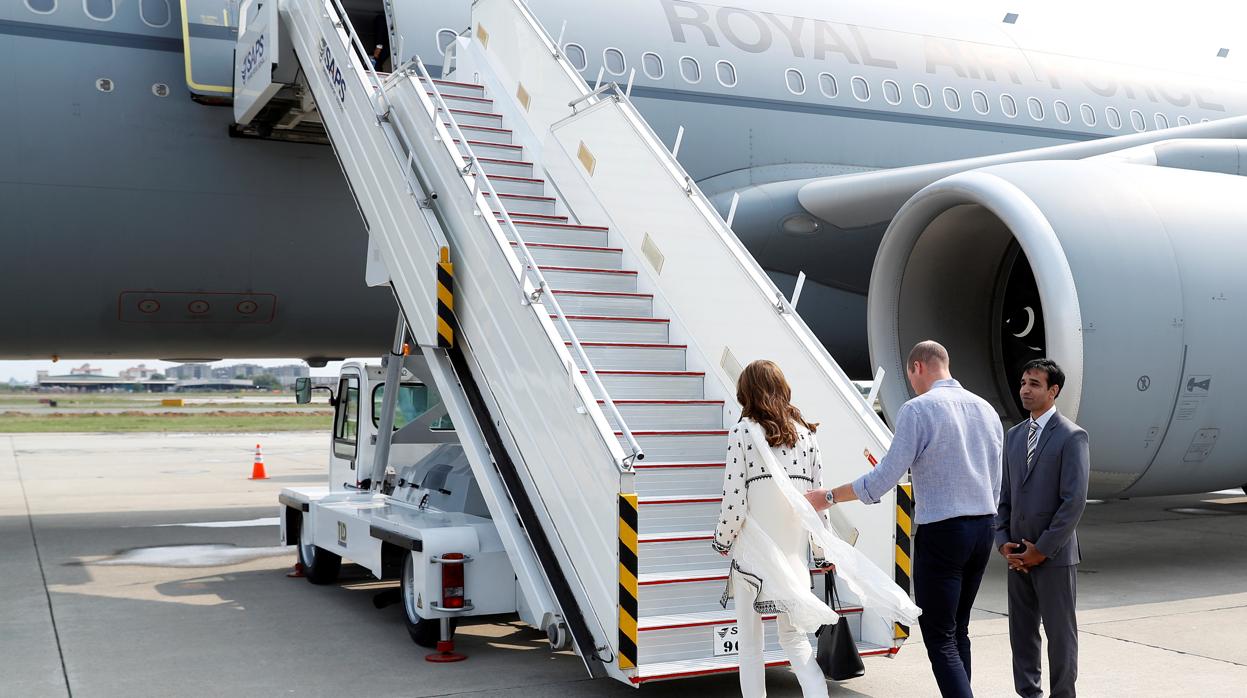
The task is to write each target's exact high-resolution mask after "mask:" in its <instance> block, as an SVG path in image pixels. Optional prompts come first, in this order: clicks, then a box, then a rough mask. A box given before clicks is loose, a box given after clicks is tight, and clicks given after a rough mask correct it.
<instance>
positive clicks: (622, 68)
mask: <svg viewBox="0 0 1247 698" xmlns="http://www.w3.org/2000/svg"><path fill="white" fill-rule="evenodd" d="M444 31H449V30H444ZM452 34H453V33H452ZM450 38H452V39H453V36H451V37H450ZM563 54H564V55H565V56H566V57H567V60H568V62H569V63H570V64H571V66H572V67H573V68H575V69H576V70H578V71H581V72H583V71H584V70H585V69H586V68H587V67H588V64H589V61H588V55H587V54H586V53H585V49H584V47H582V46H580V45H579V44H576V43H568V44H566V45H565V46H564V47H563ZM602 67H603V70H604V71H605V72H606V73H607V74H609V75H611V76H614V77H619V76H623V75H624V74H626V73H627V71H628V62H627V59H626V58H625V57H624V54H623V52H622V51H620V50H619V49H617V48H607V49H604V50H603V51H602ZM679 68H680V71H679V72H680V77H681V78H683V79H684V81H685V82H687V83H689V84H697V83H700V82H701V81H702V77H703V76H702V67H701V63H700V62H699V61H698V60H697V59H696V58H694V57H692V56H683V57H681V58H680V61H679ZM641 70H642V72H644V73H645V76H646V77H648V78H650V79H651V80H661V79H662V78H663V77H664V76H665V75H666V69H665V66H664V64H663V58H662V56H659V55H658V54H656V53H653V52H646V53H643V54H641ZM714 77H715V79H716V80H717V81H718V82H719V84H720V85H722V86H723V87H726V88H729V89H730V88H733V87H736V84H737V81H738V79H737V74H736V66H735V65H733V64H732V62H731V61H728V60H720V61H716V62H715V64H714ZM817 83H818V90H819V92H820V93H822V95H823V96H824V97H826V98H828V99H835V98H837V97H839V96H840V83H839V81H838V80H837V79H836V76H834V75H832V74H831V73H819V74H818V77H817ZM784 85H785V87H787V89H788V91H789V92H790V93H792V94H793V95H795V96H798V97H799V96H803V95H805V94H806V92H807V91H808V90H809V86H808V84H807V81H806V76H805V73H803V72H802V71H801V70H799V69H797V68H788V69H787V70H785V71H784ZM880 86H881V87H882V97H883V100H884V101H885V102H887V103H888V104H889V105H891V106H901V105H902V103H903V102H904V95H903V91H902V88H901V85H900V83H898V82H896V81H895V80H884V81H882V83H881V84H880ZM849 92H850V93H851V94H852V96H853V98H854V99H856V100H857V101H859V102H869V101H870V100H871V97H872V94H871V93H872V90H871V83H870V82H868V81H867V80H866V78H864V77H862V76H853V77H852V79H851V80H850V90H849ZM940 96H941V98H942V102H943V106H944V108H945V109H946V110H947V111H949V112H951V113H957V112H960V111H961V110H962V109H963V107H964V100H963V97H962V93H961V91H959V90H958V89H957V88H955V87H945V88H943V89H942V90H941V91H940ZM913 102H914V104H916V105H917V106H918V107H919V108H921V109H931V108H933V107H935V106H936V101H935V98H934V96H933V94H932V88H930V87H928V86H926V85H924V84H922V83H920V82H919V83H914V85H913ZM969 102H970V106H971V108H972V109H973V110H974V112H975V113H977V114H978V115H980V116H990V115H991V114H992V100H991V98H990V97H988V95H987V93H986V92H984V91H982V90H973V91H971V92H970V99H969ZM999 102H1000V106H999V109H1000V113H1001V114H1004V116H1006V117H1007V118H1010V119H1016V118H1019V116H1021V115H1022V114H1023V111H1022V109H1021V107H1020V105H1019V104H1018V100H1017V99H1015V98H1014V96H1013V95H1011V94H1009V93H1007V92H1004V93H1001V94H1000V97H999ZM1077 111H1078V115H1079V117H1080V118H1081V119H1082V123H1083V124H1084V125H1085V126H1088V127H1093V128H1094V127H1097V126H1099V125H1100V121H1099V118H1100V117H1099V115H1098V113H1097V111H1096V109H1095V108H1094V107H1092V106H1091V105H1090V104H1085V103H1084V104H1080V105H1078V108H1077ZM1025 114H1026V115H1027V116H1029V117H1030V118H1031V120H1033V121H1036V122H1043V121H1045V120H1048V119H1050V118H1055V119H1056V120H1057V121H1058V122H1060V123H1061V124H1070V123H1072V122H1073V121H1074V109H1073V108H1072V107H1071V106H1070V105H1069V104H1068V103H1067V102H1065V101H1064V100H1060V99H1057V100H1053V102H1052V104H1051V111H1049V108H1048V106H1047V104H1046V103H1045V102H1043V101H1042V100H1040V99H1039V98H1038V97H1028V98H1026V109H1025ZM1128 118H1129V126H1130V127H1131V128H1133V129H1134V130H1135V131H1146V130H1147V129H1148V127H1149V126H1148V122H1147V117H1146V116H1145V115H1144V114H1143V112H1141V111H1139V110H1138V109H1132V110H1130V111H1129V113H1128ZM1152 119H1153V124H1154V125H1155V128H1156V129H1166V128H1169V127H1170V126H1171V125H1173V123H1171V122H1170V117H1169V116H1168V115H1166V114H1163V113H1161V112H1157V113H1156V114H1154V115H1153V117H1152ZM1203 121H1205V122H1206V121H1207V119H1203ZM1176 123H1177V125H1179V126H1189V125H1190V124H1191V120H1190V118H1188V117H1187V116H1185V115H1180V116H1178V117H1176ZM1104 125H1106V126H1107V127H1108V128H1111V129H1113V130H1121V129H1122V128H1124V127H1126V126H1127V121H1126V117H1123V115H1122V112H1121V111H1119V110H1118V109H1117V108H1116V107H1111V106H1110V107H1105V108H1104Z"/></svg>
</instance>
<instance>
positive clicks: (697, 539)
mask: <svg viewBox="0 0 1247 698" xmlns="http://www.w3.org/2000/svg"><path fill="white" fill-rule="evenodd" d="M711 523H713V521H712V522H711ZM713 540H714V531H713V530H696V531H666V532H663V533H647V534H645V535H640V536H638V537H637V542H638V544H639V551H640V552H639V554H638V555H637V558H638V560H639V567H638V572H640V573H641V574H662V573H674V572H689V571H692V570H701V569H713V568H714V567H715V566H718V565H723V564H724V560H725V558H724V557H723V556H722V555H719V553H718V552H716V551H715V550H714V549H713V548H711V547H710V544H711V542H712V541H713Z"/></svg>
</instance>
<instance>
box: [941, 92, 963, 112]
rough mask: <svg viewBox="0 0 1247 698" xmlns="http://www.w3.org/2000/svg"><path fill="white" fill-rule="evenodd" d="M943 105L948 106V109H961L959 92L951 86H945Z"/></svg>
mask: <svg viewBox="0 0 1247 698" xmlns="http://www.w3.org/2000/svg"><path fill="white" fill-rule="evenodd" d="M944 106H946V107H948V111H961V93H959V92H957V90H954V89H953V88H951V87H945V88H944Z"/></svg>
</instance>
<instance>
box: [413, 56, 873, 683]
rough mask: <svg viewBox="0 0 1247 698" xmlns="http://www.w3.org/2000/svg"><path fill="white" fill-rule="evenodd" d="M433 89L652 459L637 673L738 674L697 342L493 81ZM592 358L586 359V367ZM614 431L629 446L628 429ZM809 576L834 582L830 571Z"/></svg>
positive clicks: (718, 418) (643, 479)
mask: <svg viewBox="0 0 1247 698" xmlns="http://www.w3.org/2000/svg"><path fill="white" fill-rule="evenodd" d="M424 84H425V85H429V84H430V83H429V82H427V81H425V82H424ZM431 85H432V87H431V88H430V90H429V92H430V95H431V94H432V92H433V91H434V90H436V91H437V92H438V93H440V94H441V96H442V97H443V98H444V99H445V102H446V104H447V105H448V106H449V107H450V109H449V114H450V117H449V118H450V119H453V120H454V121H455V122H457V124H458V126H459V128H460V130H461V131H462V132H463V133H464V134H465V135H466V136H467V137H468V142H467V146H466V147H463V146H462V145H461V150H462V151H463V152H464V153H465V154H466V153H467V152H468V151H469V150H471V151H472V152H473V153H475V154H476V156H477V157H478V158H480V160H481V163H482V165H483V166H484V171H485V172H486V173H487V177H488V178H489V180H490V184H492V185H493V189H494V190H495V191H497V193H498V195H499V196H498V198H499V199H500V200H501V201H500V204H499V207H500V208H499V209H495V215H496V216H498V217H499V218H501V215H502V211H501V210H500V209H505V210H506V211H507V213H509V214H510V217H511V219H512V220H513V221H514V228H513V231H514V233H518V234H519V236H521V237H522V238H523V240H524V242H525V244H526V245H527V246H528V249H529V250H530V252H531V254H532V256H533V258H534V259H535V260H536V262H537V264H538V266H539V269H540V270H541V272H542V274H543V275H544V277H545V278H546V279H547V281H548V282H549V283H550V284H551V288H550V293H552V294H553V295H554V296H555V297H556V298H558V301H559V304H560V305H561V306H562V308H563V311H564V312H565V313H567V319H568V320H569V321H570V325H571V327H572V330H573V331H574V332H575V334H576V336H577V337H578V338H579V339H580V341H581V342H582V344H583V346H584V348H585V351H586V353H587V355H588V357H589V360H590V361H591V362H592V364H593V367H594V368H595V370H596V371H597V374H598V376H599V377H600V378H601V381H602V384H603V385H604V387H605V388H606V390H607V391H608V393H609V394H610V396H611V397H612V398H613V401H614V402H615V404H616V406H617V407H618V409H619V413H620V415H621V416H622V417H623V419H624V420H625V422H626V423H627V425H628V426H629V427H630V428H631V429H632V434H633V436H634V437H635V438H636V440H637V442H638V443H639V444H640V446H641V448H642V449H643V451H644V453H645V459H644V461H642V462H640V463H637V464H636V465H634V470H635V473H636V475H635V480H634V488H635V493H636V496H637V499H636V503H637V509H638V515H639V516H638V522H639V528H638V530H637V531H636V533H637V544H638V545H637V548H638V551H637V552H638V555H637V558H638V575H637V586H638V591H639V594H638V602H639V603H638V612H639V617H638V618H636V621H637V641H636V645H637V667H636V673H635V674H634V675H633V676H631V677H630V679H631V681H632V682H633V683H638V684H639V683H643V682H646V681H654V680H662V679H674V678H681V677H688V676H701V675H707V674H714V673H722V672H730V671H735V670H736V657H735V656H734V655H728V656H720V657H715V656H713V652H712V650H713V647H714V645H715V640H716V638H715V629H716V627H718V626H723V625H731V624H734V623H735V622H736V620H735V611H734V609H733V606H732V605H731V604H732V603H733V602H731V601H729V605H728V607H727V608H726V609H724V608H723V607H722V605H721V604H720V597H721V595H722V593H723V588H724V584H725V583H726V581H727V563H726V560H725V559H724V558H723V557H722V556H720V555H719V554H718V553H716V552H715V551H714V550H712V549H711V547H710V542H711V540H712V539H713V537H714V523H715V519H716V518H717V515H718V512H719V503H720V500H721V496H719V495H716V494H715V492H721V491H722V483H723V467H724V454H725V453H726V451H727V433H728V431H727V429H726V428H725V427H726V426H727V425H725V423H724V418H725V409H724V407H725V405H724V401H723V400H711V399H707V397H706V387H705V380H706V375H705V373H704V372H701V371H691V370H689V367H688V364H689V361H688V354H689V347H688V345H686V344H673V343H671V336H672V329H673V328H672V326H673V321H672V320H671V319H670V318H665V317H658V316H656V314H655V311H654V295H653V294H649V293H640V292H638V288H637V278H638V272H637V271H636V270H635V269H630V268H626V266H625V264H624V261H623V249H622V248H621V247H612V245H611V230H610V228H609V227H607V226H605V225H597V224H596V223H597V221H580V220H578V221H575V222H572V221H571V220H570V218H569V216H568V215H566V214H561V213H559V212H560V211H566V210H567V207H566V206H565V205H563V202H562V201H561V200H560V199H559V197H558V196H557V195H556V194H555V192H553V191H551V190H550V188H549V187H547V185H546V182H545V180H543V179H541V178H539V177H536V176H535V175H536V174H537V168H536V166H535V165H534V163H533V162H531V161H529V160H528V159H527V158H528V157H529V156H528V155H527V154H526V153H525V151H524V148H522V147H520V146H517V145H514V144H513V143H512V142H511V140H512V132H511V131H510V130H508V129H507V128H506V124H505V123H504V120H503V117H502V115H500V114H498V113H496V112H494V111H493V105H494V101H493V100H492V99H490V96H489V95H488V94H487V93H486V91H485V88H484V87H483V86H482V85H479V84H474V83H467V82H456V81H450V80H433V81H432V83H431ZM461 105H464V106H466V105H471V109H470V110H467V109H460V106H461ZM447 125H448V126H449V123H447ZM507 230H508V232H509V233H510V232H511V230H512V229H510V228H507ZM514 233H512V234H510V235H509V239H510V240H511V244H512V245H513V246H514V245H518V244H519V243H518V241H517V240H516V239H515V237H514ZM552 317H554V316H552ZM564 339H565V340H567V339H569V338H568V337H566V336H565V335H564ZM566 344H567V345H568V346H569V347H570V346H571V342H570V341H566ZM581 364H582V362H581V361H579V360H577V365H578V367H579V368H580V369H581V372H582V373H587V370H586V367H585V366H583V365H581ZM597 397H598V398H601V397H602V396H601V395H597ZM598 402H599V403H600V404H601V403H604V401H603V400H601V399H599V401H598ZM610 421H611V426H612V427H613V428H616V429H618V428H619V425H618V424H617V423H615V420H613V419H612V420H610ZM615 435H616V436H617V437H618V438H619V439H620V440H621V446H622V447H623V448H624V449H625V450H627V446H628V445H627V444H626V443H623V441H622V439H623V433H622V432H621V431H616V432H615ZM810 572H811V576H812V578H815V579H817V580H818V581H817V583H818V585H819V586H818V588H819V589H821V588H822V579H821V577H819V576H818V575H819V574H820V572H819V571H818V570H817V569H814V568H811V570H810ZM838 610H839V612H840V613H842V614H845V615H846V616H847V617H848V618H849V620H850V625H851V627H852V628H853V630H854V636H855V637H861V624H860V618H861V614H862V611H863V609H861V608H859V607H853V606H846V607H843V608H840V609H838ZM763 620H764V625H765V628H766V635H767V645H766V652H767V654H766V660H767V663H768V665H770V666H781V665H786V664H787V658H786V656H785V655H784V652H783V650H782V649H781V648H780V647H779V642H778V639H777V637H776V633H775V616H774V615H770V616H764V618H763ZM858 649H859V651H860V652H861V654H863V655H864V656H868V655H879V654H888V653H890V652H891V651H892V647H890V646H889V647H884V646H877V645H872V644H869V643H865V642H863V643H859V648H858Z"/></svg>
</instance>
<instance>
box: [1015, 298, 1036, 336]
mask: <svg viewBox="0 0 1247 698" xmlns="http://www.w3.org/2000/svg"><path fill="white" fill-rule="evenodd" d="M1033 329H1035V309H1034V308H1032V307H1030V306H1029V305H1028V306H1026V329H1024V330H1022V331H1021V332H1018V333H1017V334H1015V335H1013V336H1014V337H1017V338H1018V339H1021V338H1022V337H1025V336H1026V335H1028V334H1030V333H1031V330H1033Z"/></svg>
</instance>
